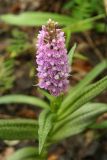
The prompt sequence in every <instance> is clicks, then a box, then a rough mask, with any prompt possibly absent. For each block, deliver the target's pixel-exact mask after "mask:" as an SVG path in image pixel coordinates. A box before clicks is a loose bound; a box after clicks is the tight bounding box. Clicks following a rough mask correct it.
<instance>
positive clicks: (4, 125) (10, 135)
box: [0, 119, 38, 140]
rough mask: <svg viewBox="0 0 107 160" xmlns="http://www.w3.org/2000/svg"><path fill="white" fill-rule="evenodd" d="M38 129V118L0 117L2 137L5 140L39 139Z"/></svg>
mask: <svg viewBox="0 0 107 160" xmlns="http://www.w3.org/2000/svg"><path fill="white" fill-rule="evenodd" d="M37 130H38V124H37V121H36V120H28V119H9V120H4V119H0V139H3V140H24V139H37V137H38V136H37V135H38V134H37Z"/></svg>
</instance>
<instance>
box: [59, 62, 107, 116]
mask: <svg viewBox="0 0 107 160" xmlns="http://www.w3.org/2000/svg"><path fill="white" fill-rule="evenodd" d="M105 68H107V61H103V62H101V63H100V64H98V65H97V66H96V67H95V68H94V69H93V70H92V71H90V72H89V73H88V74H87V75H86V76H85V78H84V79H83V80H81V81H80V82H79V83H78V84H77V85H76V86H75V87H74V88H72V89H71V90H70V91H69V93H68V96H67V97H66V98H65V99H64V101H63V102H62V104H61V106H60V109H59V111H58V114H61V113H63V112H64V111H65V110H66V109H67V107H69V105H72V103H73V102H74V101H75V100H76V99H77V98H78V97H79V96H80V93H81V91H82V89H84V88H85V86H86V85H88V84H89V83H90V82H91V81H92V80H93V79H95V78H96V77H97V76H98V75H99V74H100V73H101V72H102V71H103V70H104V69H105Z"/></svg>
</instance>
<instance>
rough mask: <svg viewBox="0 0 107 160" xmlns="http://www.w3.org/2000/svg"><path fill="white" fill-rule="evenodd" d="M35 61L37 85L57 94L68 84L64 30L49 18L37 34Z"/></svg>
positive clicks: (65, 88)
mask: <svg viewBox="0 0 107 160" xmlns="http://www.w3.org/2000/svg"><path fill="white" fill-rule="evenodd" d="M36 46H37V54H36V62H37V65H38V69H37V71H38V74H37V76H38V80H39V83H38V86H39V87H40V88H44V89H46V90H48V91H49V92H50V93H51V94H52V95H54V96H59V95H60V94H61V93H64V92H65V91H66V90H67V88H68V85H69V81H68V77H69V71H70V70H69V68H70V66H69V63H68V57H67V49H66V48H65V37H64V32H63V31H62V30H61V29H58V24H57V22H54V21H52V20H51V19H49V21H48V22H47V24H46V25H43V26H42V30H41V31H39V34H38V36H37V44H36Z"/></svg>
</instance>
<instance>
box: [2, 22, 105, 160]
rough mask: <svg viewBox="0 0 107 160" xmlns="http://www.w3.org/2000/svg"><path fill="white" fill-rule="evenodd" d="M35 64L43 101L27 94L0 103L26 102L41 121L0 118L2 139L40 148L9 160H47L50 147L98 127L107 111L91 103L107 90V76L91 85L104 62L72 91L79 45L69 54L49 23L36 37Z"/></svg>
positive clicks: (61, 34) (58, 31)
mask: <svg viewBox="0 0 107 160" xmlns="http://www.w3.org/2000/svg"><path fill="white" fill-rule="evenodd" d="M36 47H37V54H36V62H37V64H38V67H37V71H38V73H37V76H38V84H37V86H38V87H39V88H41V89H39V92H40V93H41V94H42V95H44V96H45V97H46V99H47V100H46V99H45V100H46V101H43V100H41V99H39V98H37V97H33V96H27V95H5V96H1V97H0V104H7V103H27V104H31V105H34V106H37V107H41V108H42V111H41V113H40V115H39V119H38V120H33V119H31V120H30V119H1V120H0V139H4V140H16V139H18V140H24V139H27V140H31V139H33V140H38V141H39V145H38V147H37V148H36V146H35V147H26V148H23V149H20V150H19V151H17V152H16V153H14V154H13V155H12V156H11V157H9V158H8V160H22V159H23V160H25V159H26V160H34V159H37V160H46V159H47V154H48V148H49V147H50V146H51V145H52V144H54V143H58V142H59V141H61V140H63V139H65V138H67V137H70V136H73V135H76V134H79V133H82V132H83V131H85V130H86V129H88V128H89V127H90V126H92V125H93V124H95V120H96V118H97V117H98V116H99V115H101V114H103V113H104V112H106V111H107V104H105V103H99V102H97V103H96V102H91V100H92V99H93V98H94V97H96V96H97V95H99V94H100V93H101V92H103V91H104V90H106V89H107V76H105V77H103V78H102V79H100V80H99V81H97V82H94V83H91V82H92V81H93V80H94V79H95V78H96V77H97V76H98V75H99V74H100V73H101V72H102V71H103V70H104V69H106V68H107V61H106V60H104V61H102V62H101V63H100V64H98V65H97V66H96V67H95V68H94V69H93V70H92V71H90V72H89V73H88V74H87V75H86V76H85V78H84V79H83V80H81V81H80V82H79V83H78V84H77V85H76V86H74V87H73V86H72V88H70V84H69V80H68V79H69V76H70V72H71V64H72V59H73V55H74V52H75V48H76V45H74V46H73V47H72V48H71V50H70V52H69V53H68V54H67V49H66V46H65V37H64V32H63V31H62V30H61V29H59V28H58V24H57V23H56V22H54V21H52V20H49V21H48V22H47V24H46V25H45V26H42V30H41V31H40V32H39V34H38V37H37V43H36Z"/></svg>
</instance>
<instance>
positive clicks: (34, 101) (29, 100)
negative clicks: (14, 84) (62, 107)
mask: <svg viewBox="0 0 107 160" xmlns="http://www.w3.org/2000/svg"><path fill="white" fill-rule="evenodd" d="M9 103H25V104H30V105H34V106H37V107H41V108H49V106H48V104H47V103H46V102H44V101H42V100H40V99H39V98H36V97H33V96H28V95H23V94H12V95H5V96H1V97H0V104H9Z"/></svg>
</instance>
